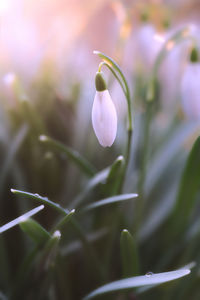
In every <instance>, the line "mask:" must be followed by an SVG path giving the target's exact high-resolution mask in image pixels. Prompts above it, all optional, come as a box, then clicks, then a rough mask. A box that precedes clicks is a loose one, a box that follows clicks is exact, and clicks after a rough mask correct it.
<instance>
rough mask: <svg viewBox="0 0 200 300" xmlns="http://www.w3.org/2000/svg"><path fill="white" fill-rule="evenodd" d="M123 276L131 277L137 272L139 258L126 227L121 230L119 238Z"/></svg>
mask: <svg viewBox="0 0 200 300" xmlns="http://www.w3.org/2000/svg"><path fill="white" fill-rule="evenodd" d="M120 252H121V259H122V269H123V277H131V276H134V275H138V273H139V259H138V252H137V248H136V243H135V240H134V239H133V237H132V235H131V234H130V233H129V232H128V230H127V229H124V230H122V232H121V238H120Z"/></svg>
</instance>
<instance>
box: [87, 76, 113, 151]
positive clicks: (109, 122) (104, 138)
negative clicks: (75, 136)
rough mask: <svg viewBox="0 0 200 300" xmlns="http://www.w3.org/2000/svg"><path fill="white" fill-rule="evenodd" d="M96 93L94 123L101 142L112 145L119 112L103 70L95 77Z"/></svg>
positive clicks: (93, 109) (93, 111) (108, 145)
mask: <svg viewBox="0 0 200 300" xmlns="http://www.w3.org/2000/svg"><path fill="white" fill-rule="evenodd" d="M95 85H96V94H95V98H94V103H93V107H92V125H93V128H94V131H95V134H96V136H97V138H98V141H99V143H100V144H101V145H102V146H103V147H110V146H112V144H113V142H114V140H115V137H116V134H117V113H116V109H115V105H114V104H113V102H112V99H111V97H110V94H109V91H108V90H107V86H106V83H105V80H104V78H103V73H102V72H97V74H96V78H95Z"/></svg>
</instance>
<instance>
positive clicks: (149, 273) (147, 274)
mask: <svg viewBox="0 0 200 300" xmlns="http://www.w3.org/2000/svg"><path fill="white" fill-rule="evenodd" d="M152 275H153V272H147V273H146V274H145V276H146V277H151V276H152Z"/></svg>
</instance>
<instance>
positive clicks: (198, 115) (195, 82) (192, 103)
mask: <svg viewBox="0 0 200 300" xmlns="http://www.w3.org/2000/svg"><path fill="white" fill-rule="evenodd" d="M199 83H200V62H199V61H198V53H197V50H196V49H193V50H192V52H191V56H190V63H189V64H188V65H187V66H186V69H185V72H184V74H183V78H182V82H181V99H182V104H183V110H184V112H185V114H186V116H187V117H188V118H189V119H193V120H200V84H199Z"/></svg>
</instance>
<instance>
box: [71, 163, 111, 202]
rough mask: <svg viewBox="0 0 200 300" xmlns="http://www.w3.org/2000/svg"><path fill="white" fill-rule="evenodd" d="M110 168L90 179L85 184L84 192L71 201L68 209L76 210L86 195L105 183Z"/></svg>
mask: <svg viewBox="0 0 200 300" xmlns="http://www.w3.org/2000/svg"><path fill="white" fill-rule="evenodd" d="M109 171H110V168H106V169H103V170H102V171H100V172H98V173H97V174H96V175H95V176H94V177H92V178H91V179H90V180H89V181H88V183H87V184H86V186H85V188H84V190H83V191H82V192H81V193H80V194H79V195H78V196H77V197H76V198H75V199H74V201H72V203H71V205H70V208H74V207H75V208H77V206H78V205H80V204H81V202H82V201H83V200H84V199H85V198H86V197H87V195H88V194H89V193H90V192H91V191H92V190H93V189H94V188H95V187H96V186H98V185H99V184H101V183H105V181H106V179H107V177H108V174H109Z"/></svg>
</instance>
